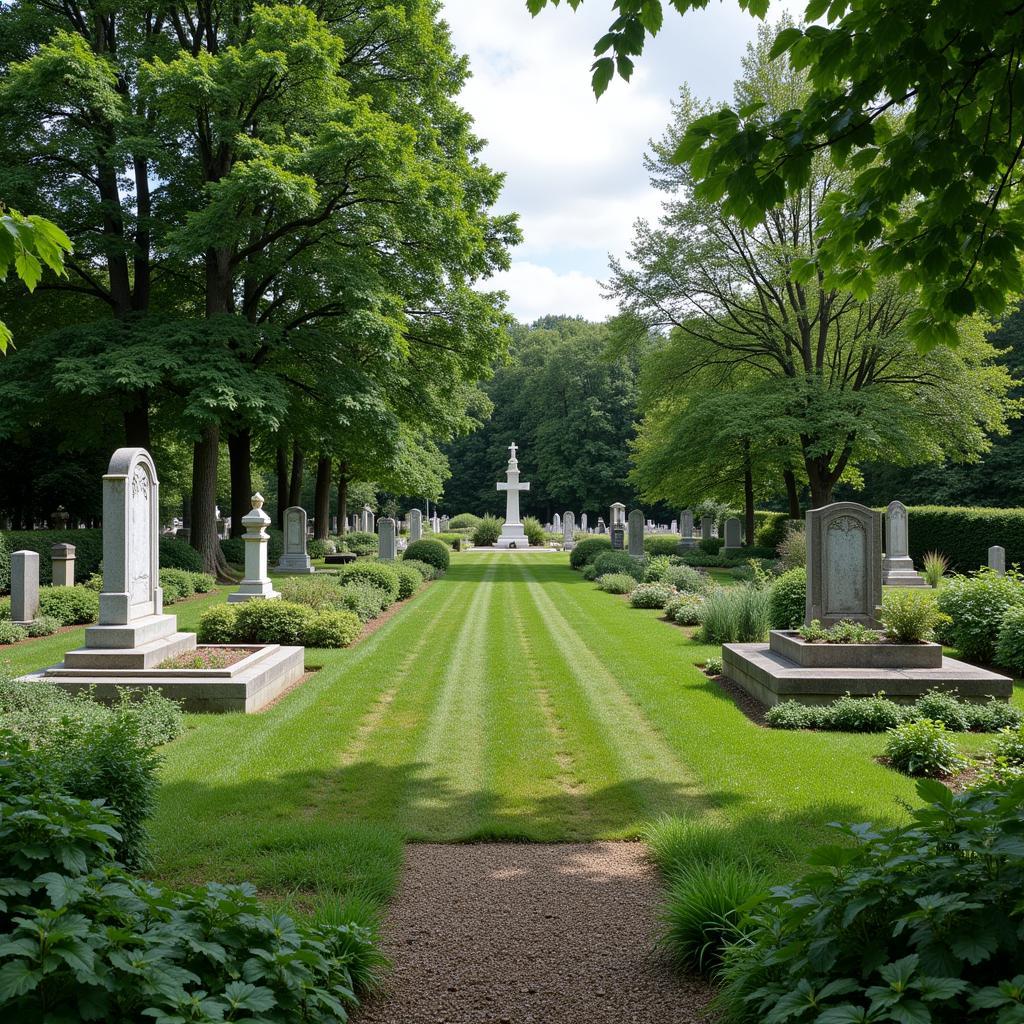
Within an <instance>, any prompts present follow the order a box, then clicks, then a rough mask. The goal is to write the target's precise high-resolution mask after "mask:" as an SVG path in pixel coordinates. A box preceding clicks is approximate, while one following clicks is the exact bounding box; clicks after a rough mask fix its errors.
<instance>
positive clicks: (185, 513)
mask: <svg viewBox="0 0 1024 1024" xmlns="http://www.w3.org/2000/svg"><path fill="white" fill-rule="evenodd" d="M181 528H182V529H183V530H191V529H192V492H191V491H185V492H183V493H182V495H181Z"/></svg>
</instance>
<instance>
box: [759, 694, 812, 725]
mask: <svg viewBox="0 0 1024 1024" xmlns="http://www.w3.org/2000/svg"><path fill="white" fill-rule="evenodd" d="M821 712H822V708H821V706H820V705H811V704H801V703H800V701H798V700H782V701H779V703H778V704H776V705H774V706H773V707H770V708H768V710H767V711H765V713H764V720H765V722H766V723H767V724H768V725H770V726H771V727H772V728H773V729H820V728H822V725H821V718H822V713H821Z"/></svg>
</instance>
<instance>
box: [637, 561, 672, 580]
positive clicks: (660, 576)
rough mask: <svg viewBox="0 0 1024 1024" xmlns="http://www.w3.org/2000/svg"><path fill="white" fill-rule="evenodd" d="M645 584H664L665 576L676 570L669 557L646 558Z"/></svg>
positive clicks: (644, 564)
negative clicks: (671, 570) (669, 571)
mask: <svg viewBox="0 0 1024 1024" xmlns="http://www.w3.org/2000/svg"><path fill="white" fill-rule="evenodd" d="M643 566H644V580H643V581H644V583H663V582H664V581H665V574H666V573H667V572H668V570H669V569H671V568H674V567H673V565H672V563H671V562H670V561H669V557H668V555H647V556H645V558H644V563H643Z"/></svg>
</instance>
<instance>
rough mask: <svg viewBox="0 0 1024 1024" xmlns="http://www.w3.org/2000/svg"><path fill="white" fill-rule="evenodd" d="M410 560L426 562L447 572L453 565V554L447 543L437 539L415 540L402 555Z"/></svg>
mask: <svg viewBox="0 0 1024 1024" xmlns="http://www.w3.org/2000/svg"><path fill="white" fill-rule="evenodd" d="M402 557H403V558H407V559H409V560H410V561H415V562H426V563H427V565H432V566H433V567H434V568H435V569H439V570H440V571H441V572H447V571H448V566H449V565H451V558H452V556H451V554H450V551H449V548H448V546H447V545H445V544H442V543H441V542H440V541H436V540H428V539H424V540H414V541H413V542H412V543H411V544H410V545H409V546H408V547H407V548H406V549H405V554H404V555H403V556H402Z"/></svg>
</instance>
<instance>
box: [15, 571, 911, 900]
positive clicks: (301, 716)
mask: <svg viewBox="0 0 1024 1024" xmlns="http://www.w3.org/2000/svg"><path fill="white" fill-rule="evenodd" d="M566 563H567V559H566V556H565V555H564V554H554V553H552V554H550V555H548V554H530V555H509V554H494V553H479V554H477V553H469V554H462V555H457V556H455V558H453V561H452V567H451V570H450V571H449V573H448V575H447V577H445V578H444V579H442V580H439V581H438V582H436V583H434V584H431V585H430V586H429V587H428V588H426V589H425V590H423V591H421V592H420V594H419V595H417V596H416V597H414V598H413V599H412V600H411V601H410V602H408V603H407V604H406V605H405V606H404V607H403V608H401V609H400V611H399V612H398V614H397V615H395V616H394V617H393V618H392V619H391V620H390V621H388V622H387V623H385V624H384V625H383V626H382V628H380V629H378V630H377V631H376V632H374V633H373V634H371V635H370V636H369V637H367V638H366V639H365V640H364V641H362V642H361V643H359V644H357V645H356V646H354V647H352V648H350V649H348V650H340V651H319V650H310V651H307V655H306V662H307V667H309V666H319V671H317V672H316V673H315V674H314V675H312V676H311V677H310V678H309V680H308V681H307V682H306V683H304V684H303V685H302V686H300V687H299V688H297V689H296V690H294V691H293V692H292V693H290V694H289V695H287V696H286V697H285V698H284V699H283V700H282V701H281V702H280V703H278V704H277V705H275V706H273V707H271V708H269V709H267V710H266V711H264V712H263V713H260V714H255V715H249V716H245V715H222V716H190V717H189V718H188V725H187V731H186V734H185V735H184V736H183V737H182V738H180V739H179V740H177V741H175V742H174V743H172V744H170V745H169V746H168V747H167V748H166V750H165V752H164V753H165V762H164V766H163V770H162V786H161V788H160V794H159V807H158V812H157V815H156V817H155V820H154V821H153V823H152V834H153V840H154V842H153V849H154V864H153V874H154V875H155V876H156V877H159V878H161V879H164V880H167V881H171V882H177V883H181V882H189V881H195V882H198V881H201V880H206V879H220V880H244V879H248V880H251V881H253V882H254V883H255V884H256V885H257V886H258V887H259V888H260V889H261V890H262V891H263V892H264V893H265V894H267V895H268V896H271V897H272V898H276V899H279V900H281V901H282V902H284V903H287V904H290V905H292V906H293V907H294V908H296V909H299V910H306V911H312V912H316V911H317V910H323V911H324V912H327V911H328V908H333V912H334V913H339V912H340V913H344V914H355V915H357V916H359V917H364V918H372V917H373V915H374V913H375V911H376V910H377V909H379V908H380V907H381V906H382V905H383V903H384V902H385V901H386V900H387V899H388V897H389V896H390V894H391V893H392V891H393V888H394V885H395V883H396V880H397V876H398V872H399V870H400V867H401V862H402V846H403V843H404V842H406V841H417V840H430V841H441V842H468V841H473V840H482V839H498V840H518V841H539V842H556V841H571V840H592V839H601V838H611V839H623V838H634V837H638V836H640V835H641V834H642V832H643V829H644V826H645V825H646V824H647V823H650V822H652V821H654V820H657V819H658V818H659V817H660V816H662V815H665V814H673V815H703V816H708V817H709V818H710V819H711V820H713V821H715V822H716V823H718V824H720V825H721V826H723V827H724V828H725V829H727V830H728V831H730V832H731V833H732V834H733V835H734V836H735V839H736V842H737V844H743V845H745V846H749V844H750V843H751V842H757V843H765V844H768V845H769V846H770V847H771V848H772V850H773V851H775V852H776V853H777V856H778V858H779V864H780V873H785V872H787V871H790V870H793V869H795V868H796V866H797V865H798V864H799V862H800V861H801V859H802V857H803V855H804V853H805V852H806V851H807V849H808V847H810V846H811V845H813V844H815V843H817V842H818V841H820V840H821V839H822V838H823V837H824V836H825V835H826V834H827V829H826V823H827V822H829V821H834V820H836V819H848V820H856V821H860V820H865V819H868V818H870V819H874V820H879V821H892V820H895V819H898V818H899V817H900V816H901V815H902V813H903V812H902V810H901V806H900V802H901V801H907V802H914V800H915V797H914V784H913V782H912V781H911V780H909V779H906V778H903V777H902V776H900V775H897V774H896V773H894V772H892V771H890V770H888V769H886V768H884V767H882V766H880V765H878V764H876V763H875V761H874V760H873V758H874V756H875V755H877V754H878V753H879V752H880V751H881V749H882V745H883V742H884V741H883V738H882V737H880V736H865V735H844V734H835V733H833V734H827V733H793V732H783V731H775V730H768V729H764V728H760V727H758V726H757V725H754V724H753V723H752V722H750V721H749V720H748V719H747V718H746V717H745V716H744V715H743V714H742V713H741V712H740V711H739V710H738V709H737V708H736V706H735V705H734V704H733V702H732V700H730V699H729V698H728V697H727V696H726V695H725V694H723V693H722V691H721V690H720V689H719V688H718V686H717V684H716V683H714V682H713V681H711V680H709V679H708V678H707V677H706V676H704V674H703V673H702V672H701V671H700V669H699V668H697V667H696V665H697V664H698V663H700V662H702V661H703V660H704V658H706V657H707V656H708V655H710V654H712V653H715V652H714V651H713V649H711V648H708V647H702V646H699V645H697V644H695V643H694V642H693V641H692V639H690V637H689V635H688V633H687V632H685V631H683V630H681V629H679V628H678V627H673V626H670V625H668V624H667V623H665V622H664V621H661V620H660V619H659V613H657V612H643V611H636V610H633V609H631V608H629V606H628V605H627V604H626V603H625V601H624V600H622V599H620V598H615V597H612V596H611V595H608V594H605V593H602V592H601V591H598V590H597V589H596V588H595V587H594V586H593V584H591V583H587V582H586V581H584V580H583V579H582V578H581V576H580V575H579V574H578V573H574V572H572V571H571V570H569V568H568V567H567V564H566ZM220 599H221V600H223V597H221V598H220ZM185 607H186V606H181V610H182V611H184V610H185ZM189 611H190V612H191V609H189ZM190 617H191V616H190ZM182 624H183V625H187V624H188V620H186V618H185V616H184V615H183V616H182ZM39 663H40V662H39V661H38V660H37V661H36V663H35V665H32V666H26V667H37V666H38V664H39ZM339 900H340V907H341V910H340V911H339V910H338V907H339Z"/></svg>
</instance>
